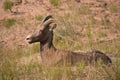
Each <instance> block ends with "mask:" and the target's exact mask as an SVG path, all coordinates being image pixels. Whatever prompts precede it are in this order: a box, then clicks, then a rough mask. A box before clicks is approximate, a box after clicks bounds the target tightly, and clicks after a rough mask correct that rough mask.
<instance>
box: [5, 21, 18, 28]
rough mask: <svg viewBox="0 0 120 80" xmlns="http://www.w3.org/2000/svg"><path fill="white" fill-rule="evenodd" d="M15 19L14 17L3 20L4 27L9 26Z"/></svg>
mask: <svg viewBox="0 0 120 80" xmlns="http://www.w3.org/2000/svg"><path fill="white" fill-rule="evenodd" d="M15 22H16V20H15V19H6V20H5V22H4V25H5V27H7V28H10V27H11V26H13V25H14V24H15Z"/></svg>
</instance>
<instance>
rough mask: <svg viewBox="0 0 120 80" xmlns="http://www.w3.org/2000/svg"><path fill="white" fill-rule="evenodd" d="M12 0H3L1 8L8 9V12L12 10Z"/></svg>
mask: <svg viewBox="0 0 120 80" xmlns="http://www.w3.org/2000/svg"><path fill="white" fill-rule="evenodd" d="M13 5H14V4H13V2H12V1H9V0H5V2H4V4H3V8H4V10H10V12H12V10H11V9H12V7H13Z"/></svg>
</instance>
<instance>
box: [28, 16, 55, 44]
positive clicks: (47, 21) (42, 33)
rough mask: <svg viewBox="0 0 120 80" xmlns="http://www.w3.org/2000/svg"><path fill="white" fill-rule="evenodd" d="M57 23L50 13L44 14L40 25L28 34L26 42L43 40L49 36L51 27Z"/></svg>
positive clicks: (51, 30) (53, 27)
mask: <svg viewBox="0 0 120 80" xmlns="http://www.w3.org/2000/svg"><path fill="white" fill-rule="evenodd" d="M56 26H57V24H56V23H55V20H54V19H53V17H52V16H51V15H48V16H46V17H45V18H44V19H43V21H42V23H41V24H40V26H38V28H37V30H36V31H35V32H34V33H33V34H31V35H28V36H27V38H26V40H27V41H28V43H30V44H31V43H35V42H45V41H46V40H47V39H48V38H49V37H52V36H51V33H52V32H53V29H55V28H56Z"/></svg>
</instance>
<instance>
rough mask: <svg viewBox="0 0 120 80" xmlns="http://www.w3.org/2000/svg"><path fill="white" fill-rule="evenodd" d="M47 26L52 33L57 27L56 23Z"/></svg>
mask: <svg viewBox="0 0 120 80" xmlns="http://www.w3.org/2000/svg"><path fill="white" fill-rule="evenodd" d="M49 26H50V28H49V30H50V31H53V30H54V29H55V28H56V27H57V24H56V23H51V24H50V25H49Z"/></svg>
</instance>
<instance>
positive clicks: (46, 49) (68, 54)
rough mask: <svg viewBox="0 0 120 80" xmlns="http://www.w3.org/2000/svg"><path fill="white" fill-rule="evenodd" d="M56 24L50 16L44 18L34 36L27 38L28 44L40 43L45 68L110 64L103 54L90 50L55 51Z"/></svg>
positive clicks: (109, 60)
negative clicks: (79, 63) (82, 64)
mask: <svg viewBox="0 0 120 80" xmlns="http://www.w3.org/2000/svg"><path fill="white" fill-rule="evenodd" d="M56 26H57V24H56V23H55V20H54V18H53V17H52V16H51V15H48V16H46V17H45V18H44V19H43V21H42V23H41V25H40V26H39V27H38V29H37V30H36V31H35V33H34V34H32V35H29V36H27V38H26V40H27V41H28V43H30V44H31V43H35V42H40V56H41V59H42V62H43V64H44V65H45V66H51V65H55V64H59V63H60V64H63V63H64V62H65V63H69V64H70V65H75V64H76V63H77V62H81V61H84V62H85V63H87V64H89V63H90V64H91V63H93V62H96V61H98V60H99V59H101V60H102V61H103V63H104V64H109V63H112V61H111V59H110V58H109V57H108V56H107V55H105V54H104V53H103V52H101V51H98V50H92V51H88V52H72V51H65V50H59V49H56V48H55V47H54V45H53V42H52V41H53V29H55V28H56Z"/></svg>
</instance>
